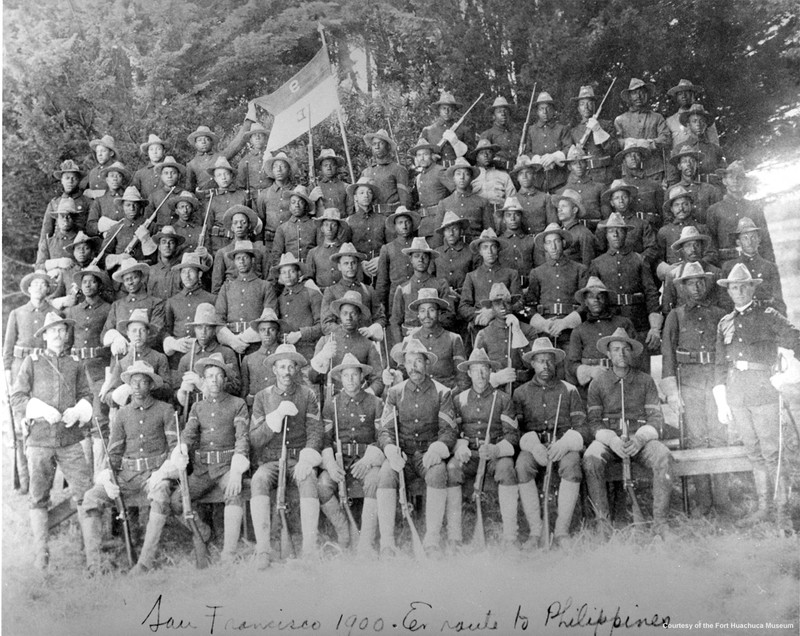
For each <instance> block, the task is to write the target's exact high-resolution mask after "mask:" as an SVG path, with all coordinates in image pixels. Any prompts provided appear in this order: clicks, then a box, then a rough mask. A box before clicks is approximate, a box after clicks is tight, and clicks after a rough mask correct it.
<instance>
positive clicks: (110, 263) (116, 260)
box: [106, 253, 131, 269]
mask: <svg viewBox="0 0 800 636" xmlns="http://www.w3.org/2000/svg"><path fill="white" fill-rule="evenodd" d="M129 258H131V257H130V256H129V255H128V254H125V253H122V254H108V255H107V256H106V269H114V268H115V267H116V266H117V265H119V264H120V263H122V262H123V261H126V260H128V259H129Z"/></svg>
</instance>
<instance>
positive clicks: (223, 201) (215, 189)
mask: <svg viewBox="0 0 800 636" xmlns="http://www.w3.org/2000/svg"><path fill="white" fill-rule="evenodd" d="M206 173H207V174H209V175H210V176H211V177H212V179H213V181H212V182H211V183H210V186H211V190H210V191H209V196H210V198H209V201H208V203H207V204H206V205H205V206H204V207H205V208H206V211H207V212H208V227H209V228H211V229H210V234H211V245H209V250H210V251H211V252H212V253H216V251H217V250H219V249H220V248H221V247H223V246H224V245H225V244H226V243H228V241H230V239H231V238H232V234H231V232H229V231H228V230H227V229H226V228H225V222H224V218H225V213H226V212H227V211H228V210H230V209H231V208H232V207H233V206H235V205H237V206H238V205H242V206H244V205H245V201H246V199H247V196H246V195H245V193H244V190H239V189H238V188H237V187H236V171H235V170H234V169H233V166H231V164H230V163H229V162H228V160H227V159H226V158H225V157H217V160H216V162H215V163H214V164H213V165H212V166H211V167H210V168H207V169H206ZM211 195H213V196H211ZM209 206H210V208H211V209H210V210H208V208H209ZM204 213H205V212H204ZM252 229H253V230H254V231H255V228H252Z"/></svg>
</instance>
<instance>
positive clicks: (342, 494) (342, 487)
mask: <svg viewBox="0 0 800 636" xmlns="http://www.w3.org/2000/svg"><path fill="white" fill-rule="evenodd" d="M333 428H334V434H335V435H336V463H337V464H338V465H339V468H341V469H342V471H344V457H343V455H342V440H341V438H340V437H339V411H338V408H337V406H336V398H334V399H333ZM339 505H340V506H341V507H342V510H344V513H345V514H346V515H347V521H348V523H349V524H350V544H351V545H352V546H355V544H356V543H357V542H358V539H359V535H360V532H359V530H358V524H357V523H356V519H355V517H353V511H352V510H351V509H350V499H349V498H348V496H347V477H346V476H345V477H342V481H340V482H339Z"/></svg>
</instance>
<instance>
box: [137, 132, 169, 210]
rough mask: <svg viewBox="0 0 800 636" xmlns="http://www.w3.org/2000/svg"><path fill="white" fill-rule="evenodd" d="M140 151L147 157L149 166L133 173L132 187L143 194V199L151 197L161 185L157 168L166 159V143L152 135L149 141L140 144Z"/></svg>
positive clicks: (148, 138) (148, 137) (149, 136)
mask: <svg viewBox="0 0 800 636" xmlns="http://www.w3.org/2000/svg"><path fill="white" fill-rule="evenodd" d="M139 151H140V152H141V153H142V154H143V155H146V156H147V165H146V166H144V167H143V168H139V169H138V170H137V171H136V172H134V173H133V180H132V181H131V185H132V186H133V187H134V188H136V189H137V190H138V191H139V192H141V193H142V196H143V197H149V196H150V193H151V192H152V191H153V190H155V189H157V188H158V184H159V183H161V175H160V174H159V170H158V168H157V167H156V166H157V165H158V164H159V163H161V160H162V159H164V154H165V153H164V142H163V141H161V138H160V137H159V136H158V135H154V134H152V133H150V134H149V135H148V136H147V141H146V142H144V143H143V144H139Z"/></svg>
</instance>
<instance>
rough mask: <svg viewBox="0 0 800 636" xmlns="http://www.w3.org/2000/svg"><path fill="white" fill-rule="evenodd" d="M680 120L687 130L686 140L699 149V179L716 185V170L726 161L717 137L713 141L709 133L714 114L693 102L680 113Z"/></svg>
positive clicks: (717, 178) (717, 180)
mask: <svg viewBox="0 0 800 636" xmlns="http://www.w3.org/2000/svg"><path fill="white" fill-rule="evenodd" d="M680 122H681V125H682V126H684V127H685V128H687V129H688V130H689V133H690V134H689V137H688V138H687V141H688V142H689V143H690V144H694V145H696V146H697V149H698V150H699V151H700V158H699V159H698V162H697V163H698V165H697V169H698V173H699V174H698V178H699V180H700V181H704V182H706V183H713V184H715V185H716V184H717V183H719V176H718V175H717V170H719V169H720V168H725V166H726V165H727V162H726V161H725V156H724V155H723V153H722V148H720V146H719V139H717V141H713V140H712V136H711V135H710V134H709V130H710V129H711V127H712V126H713V125H714V116H713V115H712V114H711V113H709V112H708V111H707V110H706V109H705V108H703V106H702V105H701V104H693V105H692V106H691V107H690V108H689V110H687V111H686V112H684V113H681V114H680ZM676 145H677V144H676Z"/></svg>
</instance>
